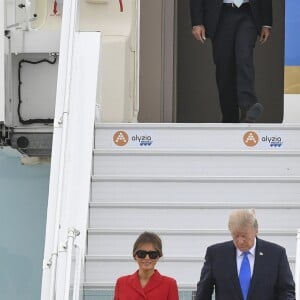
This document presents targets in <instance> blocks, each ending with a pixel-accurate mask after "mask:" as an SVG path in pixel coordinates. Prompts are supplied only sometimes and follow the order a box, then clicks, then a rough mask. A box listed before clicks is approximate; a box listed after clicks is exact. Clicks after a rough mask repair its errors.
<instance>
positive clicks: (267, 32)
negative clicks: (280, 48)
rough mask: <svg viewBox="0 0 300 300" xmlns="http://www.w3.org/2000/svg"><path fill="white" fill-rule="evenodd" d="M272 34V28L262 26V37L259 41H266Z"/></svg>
mask: <svg viewBox="0 0 300 300" xmlns="http://www.w3.org/2000/svg"><path fill="white" fill-rule="evenodd" d="M270 35H271V28H269V27H262V29H261V32H260V38H259V41H260V43H261V44H263V43H265V42H266V41H267V40H268V39H269V37H270Z"/></svg>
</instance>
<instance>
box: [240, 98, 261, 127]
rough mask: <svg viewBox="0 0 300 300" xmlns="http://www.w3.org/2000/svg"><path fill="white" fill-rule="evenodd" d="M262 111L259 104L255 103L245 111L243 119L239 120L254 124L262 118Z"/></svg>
mask: <svg viewBox="0 0 300 300" xmlns="http://www.w3.org/2000/svg"><path fill="white" fill-rule="evenodd" d="M263 111H264V107H263V106H262V105H261V104H260V103H255V104H253V105H252V106H251V107H250V108H249V109H248V110H247V111H246V113H245V116H244V118H242V119H241V122H244V123H255V122H257V121H258V120H259V119H260V118H261V117H262V115H263Z"/></svg>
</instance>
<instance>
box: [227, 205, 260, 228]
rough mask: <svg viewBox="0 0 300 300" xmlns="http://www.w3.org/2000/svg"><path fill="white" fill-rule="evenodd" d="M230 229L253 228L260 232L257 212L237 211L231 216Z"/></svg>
mask: <svg viewBox="0 0 300 300" xmlns="http://www.w3.org/2000/svg"><path fill="white" fill-rule="evenodd" d="M228 228H229V230H230V231H232V230H235V229H247V228H253V229H255V230H258V222H257V219H256V216H255V210H254V209H253V208H250V209H237V210H235V211H233V212H232V213H231V214H230V216H229V221H228Z"/></svg>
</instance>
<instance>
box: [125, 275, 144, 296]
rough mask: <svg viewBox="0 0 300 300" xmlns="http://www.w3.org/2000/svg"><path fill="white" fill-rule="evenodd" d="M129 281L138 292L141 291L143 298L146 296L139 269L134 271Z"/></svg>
mask: <svg viewBox="0 0 300 300" xmlns="http://www.w3.org/2000/svg"><path fill="white" fill-rule="evenodd" d="M128 283H129V284H130V286H131V287H132V288H133V289H134V290H135V291H136V292H137V293H139V294H140V295H141V296H142V297H143V298H145V297H146V296H145V293H144V290H143V288H142V286H141V284H140V280H139V276H138V271H137V272H135V273H133V274H132V275H131V276H130V277H129V280H128Z"/></svg>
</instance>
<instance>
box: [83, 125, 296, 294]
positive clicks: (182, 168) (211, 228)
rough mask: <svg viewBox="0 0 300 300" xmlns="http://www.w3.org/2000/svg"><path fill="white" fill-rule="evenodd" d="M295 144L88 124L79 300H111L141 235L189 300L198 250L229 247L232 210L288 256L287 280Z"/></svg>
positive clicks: (282, 137) (227, 129) (249, 128)
mask: <svg viewBox="0 0 300 300" xmlns="http://www.w3.org/2000/svg"><path fill="white" fill-rule="evenodd" d="M299 136H300V128H299V127H297V126H289V125H282V124H253V125H250V124H244V125H242V124H240V125H230V124H228V125H227V124H222V125H221V126H220V125H218V124H201V125H199V124H103V123H102V124H96V128H95V149H94V158H93V175H92V179H91V202H90V208H89V225H88V234H87V236H88V239H87V255H86V265H85V282H84V294H85V299H86V300H94V299H101V300H106V299H112V294H113V288H114V283H115V281H116V279H117V277H119V276H121V275H123V274H130V273H133V272H134V271H135V270H136V268H137V265H136V263H135V262H134V260H133V258H132V255H131V251H132V245H133V243H134V241H135V239H136V237H137V236H138V235H139V234H140V233H141V232H143V231H145V230H148V231H154V232H156V233H158V234H159V235H160V236H161V238H162V240H163V251H164V257H162V258H161V260H160V261H159V262H158V265H157V268H158V269H159V270H160V272H161V273H163V274H166V275H169V276H173V277H175V278H176V280H177V283H178V286H179V289H180V299H181V300H187V299H189V300H190V299H192V295H193V291H194V290H195V287H196V283H197V281H198V279H199V275H200V269H201V266H202V264H203V259H204V254H205V249H206V247H207V246H208V245H210V244H212V243H215V242H220V241H224V240H228V239H230V235H229V233H228V230H227V219H228V215H229V213H230V211H232V210H233V209H236V208H255V209H256V213H257V217H258V221H259V226H260V227H259V231H260V233H259V236H260V237H261V238H264V239H267V240H270V241H273V242H277V243H279V244H281V245H283V246H284V247H286V249H287V254H288V258H289V261H290V264H291V268H292V270H293V271H294V264H295V254H296V234H297V228H300V218H299V215H300V197H299V194H300V184H299V183H300V151H299V149H300V140H299Z"/></svg>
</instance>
